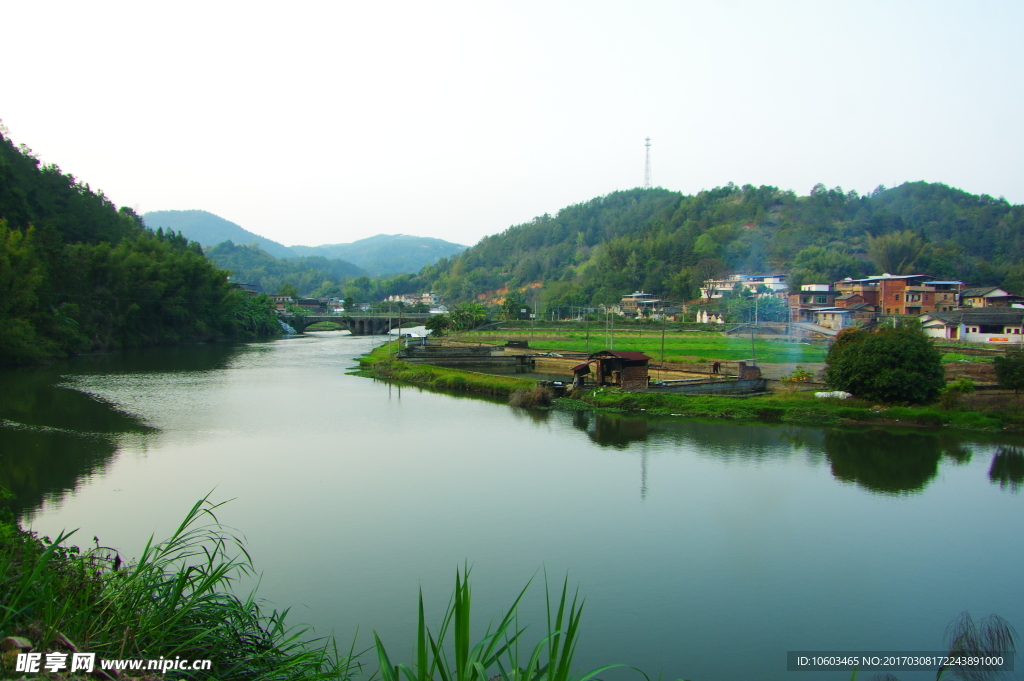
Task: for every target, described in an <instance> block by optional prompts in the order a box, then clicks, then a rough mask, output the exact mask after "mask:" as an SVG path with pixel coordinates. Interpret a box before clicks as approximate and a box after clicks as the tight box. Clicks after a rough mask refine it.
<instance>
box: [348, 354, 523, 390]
mask: <svg viewBox="0 0 1024 681" xmlns="http://www.w3.org/2000/svg"><path fill="white" fill-rule="evenodd" d="M394 349H395V342H394V341H388V342H387V343H385V344H384V345H381V346H379V347H377V348H374V349H373V350H372V351H371V352H370V353H369V354H368V355H365V356H363V357H360V358H359V359H358V362H359V367H360V368H359V371H358V372H356V373H358V374H359V375H361V376H367V377H369V378H386V379H391V380H396V381H404V382H406V383H412V384H415V385H421V386H424V387H428V388H442V389H449V390H453V389H454V390H470V391H472V392H478V393H485V394H488V395H498V396H507V395H511V394H512V393H513V392H515V391H516V390H529V389H530V388H533V387H534V386H536V385H537V382H536V381H533V380H530V379H527V378H516V377H514V376H496V375H493V374H484V373H480V372H476V371H465V370H463V369H448V368H445V367H438V366H433V365H431V364H412V363H410V362H403V361H401V360H398V359H395V357H394V355H393V353H394Z"/></svg>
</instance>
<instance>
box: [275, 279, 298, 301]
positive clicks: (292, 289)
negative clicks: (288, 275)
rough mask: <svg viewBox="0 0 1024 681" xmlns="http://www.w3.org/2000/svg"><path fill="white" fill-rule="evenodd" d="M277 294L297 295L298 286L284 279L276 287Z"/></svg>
mask: <svg viewBox="0 0 1024 681" xmlns="http://www.w3.org/2000/svg"><path fill="white" fill-rule="evenodd" d="M277 295H279V296H288V297H290V298H298V297H299V288H298V287H297V286H296V285H295V284H293V283H292V282H290V281H286V282H284V283H283V284H281V286H280V287H279V288H278V289H277Z"/></svg>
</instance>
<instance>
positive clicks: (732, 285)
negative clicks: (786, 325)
mask: <svg viewBox="0 0 1024 681" xmlns="http://www.w3.org/2000/svg"><path fill="white" fill-rule="evenodd" d="M786 276H787V275H785V274H730V275H729V276H728V277H726V278H725V279H707V280H706V281H705V282H704V284H703V285H702V286H701V287H700V297H701V298H705V299H707V300H711V299H713V298H721V297H722V296H723V295H725V294H726V293H731V292H732V291H737V292H739V291H741V290H743V289H748V290H750V291H754V290H756V289H757V288H758V286H764V287H765V288H766V289H768V292H767V293H761V294H760V295H762V296H779V297H785V295H786V293H787V291H789V284H787V283H786Z"/></svg>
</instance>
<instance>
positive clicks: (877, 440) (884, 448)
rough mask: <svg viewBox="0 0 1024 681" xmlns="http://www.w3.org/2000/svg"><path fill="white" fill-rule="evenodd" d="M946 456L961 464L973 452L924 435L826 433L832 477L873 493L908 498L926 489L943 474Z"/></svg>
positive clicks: (954, 442)
mask: <svg viewBox="0 0 1024 681" xmlns="http://www.w3.org/2000/svg"><path fill="white" fill-rule="evenodd" d="M943 454H945V455H946V456H948V457H949V458H950V459H952V460H953V461H955V462H956V463H959V464H964V463H967V462H968V461H970V459H971V452H970V450H969V449H967V448H966V447H964V446H963V445H962V444H961V443H960V442H959V441H957V440H955V439H952V438H949V437H947V436H944V435H936V434H932V433H920V432H894V431H891V430H881V429H872V430H867V431H848V430H831V429H830V430H827V431H825V455H826V456H827V457H828V460H829V462H830V463H831V464H832V475H834V476H835V477H837V478H838V479H840V480H844V481H846V482H852V483H855V484H857V485H860V486H861V487H864V488H866V489H869V490H871V491H873V492H881V493H884V494H906V493H908V492H917V491H920V490H922V489H924V488H925V487H926V486H927V484H928V483H929V482H930V481H931V480H932V479H933V478H934V477H935V476H936V475H937V474H938V472H939V459H940V458H942V456H943Z"/></svg>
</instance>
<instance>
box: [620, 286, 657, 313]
mask: <svg viewBox="0 0 1024 681" xmlns="http://www.w3.org/2000/svg"><path fill="white" fill-rule="evenodd" d="M660 305H661V300H659V299H657V298H655V297H654V295H653V294H651V293H644V292H643V291H635V292H633V293H628V294H626V295H624V296H622V300H621V301H619V310H620V311H621V312H620V314H623V315H625V316H627V317H638V316H640V315H641V314H642V313H643V310H644V309H646V310H648V312H650V311H652V310H654V309H655V308H657V307H659V306H660Z"/></svg>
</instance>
